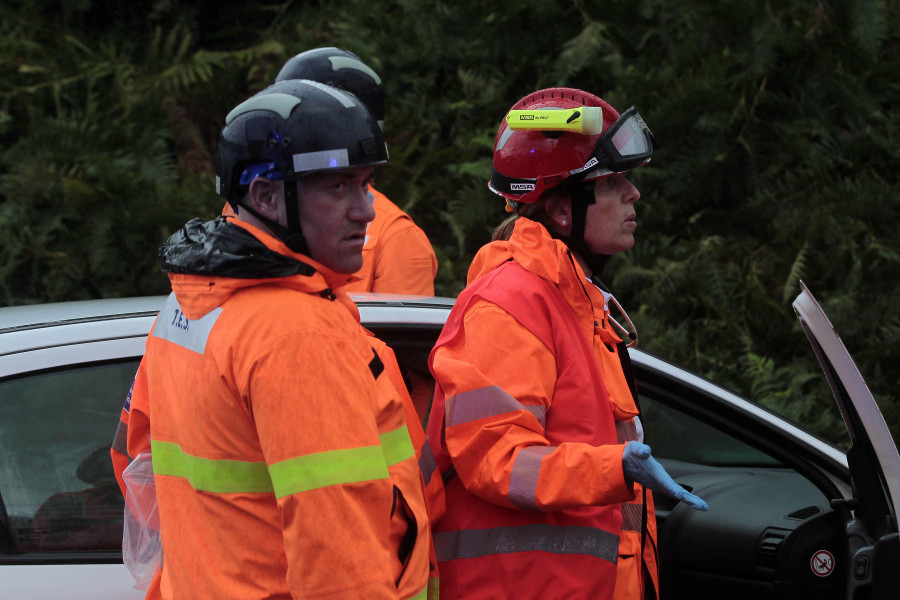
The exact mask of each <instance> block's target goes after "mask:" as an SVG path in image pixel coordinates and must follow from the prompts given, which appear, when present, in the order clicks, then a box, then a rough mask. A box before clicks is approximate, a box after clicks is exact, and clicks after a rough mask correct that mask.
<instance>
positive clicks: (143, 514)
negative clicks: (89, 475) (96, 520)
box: [122, 452, 163, 590]
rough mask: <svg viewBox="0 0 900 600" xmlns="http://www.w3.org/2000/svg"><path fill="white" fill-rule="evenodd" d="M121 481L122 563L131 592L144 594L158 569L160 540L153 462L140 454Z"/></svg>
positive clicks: (160, 556)
mask: <svg viewBox="0 0 900 600" xmlns="http://www.w3.org/2000/svg"><path fill="white" fill-rule="evenodd" d="M122 479H124V481H125V489H126V494H125V522H124V526H123V529H122V561H123V562H124V563H125V566H126V567H128V570H129V571H131V575H132V576H133V577H134V580H135V586H134V587H135V588H136V589H139V590H146V589H147V588H148V587H149V586H150V583H151V582H152V581H153V578H154V577H155V576H156V573H157V571H159V570H160V569H161V568H162V563H163V551H162V540H161V539H160V535H159V509H158V506H157V503H156V484H155V482H154V480H153V460H152V458H151V456H150V453H149V452H141V453H140V454H138V456H137V458H135V459H134V460H133V461H131V464H130V465H128V467H127V468H126V469H125V471H124V472H123V473H122Z"/></svg>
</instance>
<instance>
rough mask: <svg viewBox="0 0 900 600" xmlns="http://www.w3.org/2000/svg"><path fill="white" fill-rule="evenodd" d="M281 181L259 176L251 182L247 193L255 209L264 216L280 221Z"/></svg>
mask: <svg viewBox="0 0 900 600" xmlns="http://www.w3.org/2000/svg"><path fill="white" fill-rule="evenodd" d="M280 184H281V182H279V181H270V180H268V179H266V178H265V177H257V178H255V179H254V180H253V181H251V182H250V189H249V190H248V191H247V195H248V196H249V199H250V206H252V207H253V210H255V211H256V212H258V213H259V214H261V215H262V216H264V217H266V218H268V219H271V220H273V221H276V222H277V221H278V210H279V208H280V207H279V202H278V193H277V192H278V188H277V186H278V185H280Z"/></svg>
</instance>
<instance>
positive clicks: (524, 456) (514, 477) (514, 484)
mask: <svg viewBox="0 0 900 600" xmlns="http://www.w3.org/2000/svg"><path fill="white" fill-rule="evenodd" d="M554 450H556V446H530V447H528V448H522V449H521V450H519V453H518V454H516V461H515V462H514V463H513V468H512V473H511V474H510V477H509V500H510V502H512V503H513V504H515V505H516V506H518V507H519V508H521V509H522V510H538V507H537V502H536V501H535V493H536V492H537V483H538V477H539V476H540V474H541V461H542V460H544V457H545V456H547V455H548V454H550V453H551V452H553V451H554Z"/></svg>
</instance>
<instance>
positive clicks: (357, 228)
mask: <svg viewBox="0 0 900 600" xmlns="http://www.w3.org/2000/svg"><path fill="white" fill-rule="evenodd" d="M374 174H375V169H374V167H356V168H352V169H338V170H334V171H323V172H321V173H315V174H313V175H308V176H306V177H304V178H302V179H301V180H300V181H298V182H297V183H296V185H297V196H298V201H299V203H300V227H301V228H302V230H303V236H304V237H305V238H306V244H307V246H308V247H309V254H310V256H311V257H312V258H313V260H315V261H316V262H319V263H321V264H322V265H324V266H325V267H328V268H329V269H331V270H332V271H335V272H336V273H346V274H349V273H355V272H356V271H359V270H360V269H361V268H362V248H363V244H364V243H365V239H366V225H368V223H369V222H370V221H371V220H372V219H374V218H375V210H374V209H373V208H372V199H371V197H370V196H369V190H368V186H369V184H370V183H371V182H372V179H373V177H374ZM286 185H291V184H290V183H288V182H286ZM282 210H283V205H282Z"/></svg>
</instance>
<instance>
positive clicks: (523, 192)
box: [488, 88, 657, 204]
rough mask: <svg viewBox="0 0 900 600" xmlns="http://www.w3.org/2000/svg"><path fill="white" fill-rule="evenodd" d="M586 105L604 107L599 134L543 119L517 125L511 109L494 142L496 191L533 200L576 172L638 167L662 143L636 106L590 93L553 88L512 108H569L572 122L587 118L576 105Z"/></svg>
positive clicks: (581, 177) (579, 176)
mask: <svg viewBox="0 0 900 600" xmlns="http://www.w3.org/2000/svg"><path fill="white" fill-rule="evenodd" d="M582 107H599V108H600V110H601V111H602V130H601V131H600V132H599V133H593V131H594V130H593V129H591V128H590V127H588V126H587V125H585V127H584V128H585V129H587V130H588V131H589V133H578V132H576V131H573V130H572V129H571V128H569V127H565V128H564V129H565V130H561V131H557V130H552V129H551V130H548V129H547V127H546V126H541V127H539V126H538V125H537V124H536V125H535V128H529V127H528V125H524V126H522V125H519V126H518V127H517V128H515V129H513V128H512V127H510V125H509V122H510V121H511V119H510V118H509V113H507V118H506V119H504V121H503V122H502V123H501V124H500V129H499V130H498V131H497V137H496V139H495V141H494V158H493V162H492V164H491V180H490V182H489V183H488V187H489V188H490V189H491V191H493V192H494V193H496V194H498V195H500V196H503V197H504V198H506V199H507V200H509V201H513V202H521V203H524V204H530V203H532V202H535V201H536V200H537V199H538V198H539V197H540V196H541V194H542V193H543V192H544V191H545V190H548V189H550V188H553V187H555V186H557V185H559V184H561V183H562V182H563V181H566V180H568V179H570V178H572V177H574V178H575V180H577V181H590V180H592V179H597V178H599V177H603V176H605V175H610V174H612V173H622V172H624V171H628V170H631V169H634V168H636V167H639V166H641V165H643V164H646V163H647V162H648V161H649V160H650V156H651V155H652V154H653V151H654V150H655V149H656V148H657V144H656V140H655V139H654V138H653V134H652V133H651V132H650V130H649V129H648V128H647V126H646V124H644V121H643V119H641V116H640V115H639V114H638V113H637V111H636V110H635V109H634V107H631V108H629V109H628V110H627V111H625V112H624V113H623V114H622V115H620V114H619V112H618V111H617V110H616V109H615V108H613V107H612V106H610V105H609V103H607V102H606V101H604V100H603V99H601V98H599V97H597V96H595V95H593V94H589V93H588V92H584V91H582V90H577V89H574V88H548V89H543V90H538V91H536V92H534V93H532V94H529V95H527V96H525V97H524V98H522V99H521V100H519V101H518V102H516V104H514V105H513V107H512V108H511V109H510V111H541V110H560V109H568V110H569V112H570V113H572V114H571V119H569V121H572V120H573V119H580V118H581V115H580V114H579V112H578V111H577V110H575V111H573V110H572V109H580V108H582ZM581 112H586V111H581ZM535 114H537V115H540V114H541V113H540V112H538V113H535ZM544 114H546V113H544ZM528 118H531V117H528ZM523 119H524V117H523ZM536 120H539V119H536ZM587 120H588V119H587V115H585V121H587ZM595 129H596V126H595ZM579 130H580V128H579Z"/></svg>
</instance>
